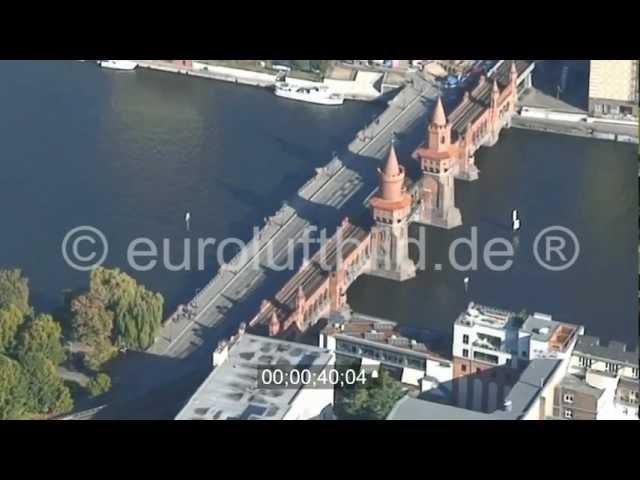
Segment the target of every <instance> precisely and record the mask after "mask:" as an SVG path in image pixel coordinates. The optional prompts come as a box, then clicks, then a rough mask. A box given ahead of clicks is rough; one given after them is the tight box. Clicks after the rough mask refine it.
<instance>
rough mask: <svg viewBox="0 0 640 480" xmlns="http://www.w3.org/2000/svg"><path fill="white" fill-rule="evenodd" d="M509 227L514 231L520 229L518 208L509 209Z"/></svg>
mask: <svg viewBox="0 0 640 480" xmlns="http://www.w3.org/2000/svg"><path fill="white" fill-rule="evenodd" d="M511 228H512V230H513V231H514V232H517V231H518V230H520V219H519V218H518V210H515V209H514V210H512V211H511Z"/></svg>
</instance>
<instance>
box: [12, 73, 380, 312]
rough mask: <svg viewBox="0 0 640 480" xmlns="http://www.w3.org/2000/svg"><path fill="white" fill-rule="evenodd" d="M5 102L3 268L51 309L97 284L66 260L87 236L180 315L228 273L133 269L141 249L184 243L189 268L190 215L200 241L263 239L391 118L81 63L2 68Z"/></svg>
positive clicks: (176, 254)
mask: <svg viewBox="0 0 640 480" xmlns="http://www.w3.org/2000/svg"><path fill="white" fill-rule="evenodd" d="M0 105H2V108H1V109H0V141H1V142H2V158H1V160H0V162H1V163H0V164H1V169H0V216H1V217H2V218H1V220H0V228H1V229H2V230H1V233H2V241H1V246H2V248H0V268H7V267H19V268H22V269H23V270H24V272H25V274H26V275H27V276H28V277H29V279H30V281H31V293H32V302H33V303H34V304H35V306H36V308H37V309H39V310H49V309H52V308H55V307H56V306H57V305H58V304H59V303H60V302H61V299H62V291H63V290H64V289H67V288H78V287H83V286H85V285H86V284H87V280H88V274H87V273H84V272H77V271H74V270H72V269H71V268H69V267H68V266H67V265H66V264H65V262H64V260H63V258H62V255H61V252H60V245H61V242H62V240H63V238H64V236H65V234H66V232H68V231H69V230H70V229H72V228H74V227H76V226H79V225H90V226H94V227H96V228H99V229H100V230H101V231H102V232H104V234H105V235H106V237H107V239H108V241H109V247H110V253H109V256H108V257H107V260H106V266H117V267H120V268H123V269H125V270H127V271H128V272H130V273H132V275H133V276H134V277H135V278H136V279H137V280H139V281H140V282H142V283H143V284H145V285H146V286H148V287H149V288H151V289H153V290H157V291H160V292H161V293H162V294H163V295H164V296H165V299H166V302H167V307H168V308H173V307H174V306H175V305H177V304H178V303H181V302H184V301H185V300H187V299H188V298H190V296H192V295H193V293H194V291H195V289H196V288H198V287H201V286H203V285H204V284H205V283H206V282H207V280H208V279H209V278H210V277H211V276H212V275H213V274H214V273H215V271H216V270H217V268H218V265H217V262H216V259H215V256H213V255H214V253H211V256H212V258H207V264H206V271H203V272H197V271H181V272H167V271H166V270H164V269H161V268H157V269H154V270H152V271H149V272H144V273H141V272H132V271H131V269H129V268H127V262H126V249H127V246H128V245H129V242H130V241H131V240H132V239H134V238H135V237H138V236H143V237H148V238H150V239H153V240H154V241H156V242H157V243H158V244H159V245H161V242H162V239H163V238H169V239H171V240H172V244H171V249H170V251H169V253H170V255H171V258H172V261H173V263H179V261H180V259H181V258H182V257H184V253H183V249H184V247H183V244H184V243H183V239H184V238H185V222H184V217H185V212H187V211H189V212H191V231H190V234H189V235H188V237H189V238H192V239H193V238H196V237H212V238H215V239H218V240H222V239H224V238H227V237H230V236H234V237H239V238H240V239H242V240H246V239H248V238H250V236H251V233H252V226H253V225H258V224H261V222H262V220H263V218H264V217H265V216H267V215H270V214H272V213H274V212H275V211H276V210H277V209H278V208H279V207H280V205H281V203H282V201H283V200H285V199H286V198H289V197H291V195H292V194H293V193H294V192H295V191H296V190H297V189H298V188H299V187H300V186H301V185H302V184H303V183H304V182H305V181H306V180H307V179H308V178H309V177H310V176H311V175H312V174H313V173H314V169H315V168H316V167H318V166H320V165H323V164H325V163H326V162H327V161H328V160H329V159H330V158H331V157H330V156H331V152H332V151H333V150H339V149H340V148H343V147H344V146H345V145H346V144H347V143H349V142H350V141H351V139H352V138H353V137H354V135H355V132H356V131H357V130H358V129H360V128H362V126H363V125H364V124H365V123H367V122H369V121H370V120H371V119H372V118H373V117H374V116H375V115H376V113H377V112H379V111H381V110H382V109H383V107H384V106H383V105H381V104H366V103H354V102H347V103H346V104H345V105H344V106H343V107H340V108H326V107H320V106H313V105H307V104H301V103H297V102H292V101H287V100H285V99H280V98H277V97H275V96H274V95H273V93H271V92H269V91H267V90H265V89H259V88H252V87H243V86H237V85H232V84H227V83H222V82H216V81H210V80H204V79H196V78H185V77H184V76H179V75H174V74H166V73H161V72H152V71H146V70H141V69H139V70H137V71H135V72H114V71H105V70H101V69H99V68H98V67H97V66H96V65H95V64H93V63H90V62H86V63H81V62H71V61H64V62H55V61H47V62H33V61H29V62H26V61H25V62H7V61H3V62H0ZM193 246H194V247H195V246H196V243H195V242H194V243H193ZM212 252H213V251H212ZM81 253H83V254H86V253H88V252H86V251H82V252H81ZM191 253H192V255H191V256H189V257H190V258H192V267H193V268H194V269H195V268H196V267H197V265H196V262H195V260H196V254H195V249H192V252H191ZM231 254H232V251H231V248H229V255H231Z"/></svg>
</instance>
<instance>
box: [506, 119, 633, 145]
mask: <svg viewBox="0 0 640 480" xmlns="http://www.w3.org/2000/svg"><path fill="white" fill-rule="evenodd" d="M512 126H513V127H514V128H522V129H525V130H534V131H538V132H549V133H558V134H561V135H573V136H576V137H585V138H597V139H601V140H612V141H615V142H624V143H638V131H637V127H636V128H635V129H633V130H635V132H634V131H619V129H618V131H616V129H615V127H619V125H615V126H614V127H611V126H607V125H601V124H596V123H583V122H575V121H574V122H559V121H552V120H547V119H544V118H534V117H521V116H519V115H514V117H513V120H512Z"/></svg>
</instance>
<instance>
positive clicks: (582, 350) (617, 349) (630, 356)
mask: <svg viewBox="0 0 640 480" xmlns="http://www.w3.org/2000/svg"><path fill="white" fill-rule="evenodd" d="M574 353H578V354H580V355H588V356H590V357H595V358H598V359H601V360H604V361H612V362H619V363H624V364H626V365H629V366H632V367H636V368H638V351H637V350H636V351H632V352H630V351H627V350H626V345H624V344H622V343H620V342H609V345H608V346H604V345H600V339H599V338H598V337H593V336H591V335H582V336H580V337H578V341H577V342H576V346H575V348H574Z"/></svg>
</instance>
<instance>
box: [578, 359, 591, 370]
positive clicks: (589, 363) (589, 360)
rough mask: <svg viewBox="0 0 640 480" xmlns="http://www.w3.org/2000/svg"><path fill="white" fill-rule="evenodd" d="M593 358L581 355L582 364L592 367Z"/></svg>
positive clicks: (585, 366) (582, 365)
mask: <svg viewBox="0 0 640 480" xmlns="http://www.w3.org/2000/svg"><path fill="white" fill-rule="evenodd" d="M592 363H593V360H592V359H590V358H587V357H580V366H581V367H584V368H591V364H592Z"/></svg>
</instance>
